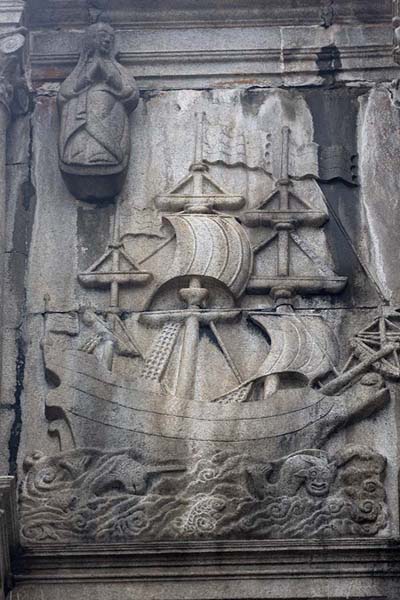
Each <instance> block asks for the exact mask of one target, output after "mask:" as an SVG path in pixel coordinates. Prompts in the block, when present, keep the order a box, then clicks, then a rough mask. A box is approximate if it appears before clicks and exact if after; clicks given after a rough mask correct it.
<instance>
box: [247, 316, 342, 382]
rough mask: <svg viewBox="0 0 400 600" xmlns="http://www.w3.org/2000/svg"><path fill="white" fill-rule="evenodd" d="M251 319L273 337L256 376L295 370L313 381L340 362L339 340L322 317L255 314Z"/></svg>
mask: <svg viewBox="0 0 400 600" xmlns="http://www.w3.org/2000/svg"><path fill="white" fill-rule="evenodd" d="M252 319H253V321H255V322H256V323H257V324H258V325H260V326H261V327H262V328H263V329H264V331H265V332H266V333H267V334H268V335H269V337H270V338H271V349H270V352H269V354H268V356H267V358H266V359H265V361H264V362H263V363H262V365H261V366H260V368H259V369H258V372H257V375H256V376H255V378H254V379H257V378H260V377H266V376H267V375H272V374H279V373H285V372H296V373H300V374H302V375H304V376H305V377H307V379H308V381H309V382H313V381H315V380H317V379H319V378H321V377H323V376H324V375H326V374H327V373H328V372H329V371H332V369H333V368H334V366H335V365H336V364H337V363H338V359H339V348H338V344H337V341H336V339H335V338H334V336H333V332H332V330H331V329H330V327H329V326H328V325H327V324H326V323H325V321H323V319H321V318H320V317H313V316H297V315H294V314H292V315H290V314H288V315H276V316H270V315H252Z"/></svg>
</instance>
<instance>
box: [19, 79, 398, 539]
mask: <svg viewBox="0 0 400 600" xmlns="http://www.w3.org/2000/svg"><path fill="white" fill-rule="evenodd" d="M76 77H78V75H76ZM89 89H90V88H88V90H89ZM106 93H107V94H108V93H109V92H108V91H107V92H106ZM74 110H75V109H74ZM125 116H126V115H125ZM270 126H271V131H272V133H271V134H270V136H269V137H268V136H267V138H266V139H267V153H268V154H269V157H268V158H267V163H268V165H269V166H268V167H266V170H268V169H269V171H270V173H271V175H270V176H269V175H268V177H270V179H271V186H270V193H266V194H265V198H264V199H262V200H261V201H259V200H258V201H257V202H255V201H254V200H253V199H252V198H249V197H247V196H245V194H244V193H243V190H241V191H240V192H238V191H236V189H235V186H234V185H232V187H231V186H230V184H229V182H228V185H227V184H226V180H225V182H224V183H222V181H223V176H224V172H223V169H224V168H226V169H227V170H229V169H233V168H236V166H237V165H240V168H241V169H246V172H248V171H253V170H257V169H259V170H261V169H260V168H259V164H260V163H257V160H258V159H257V157H256V154H251V152H250V153H249V152H248V146H247V143H245V142H243V144H242V145H241V144H240V143H239V142H237V143H236V142H235V143H234V144H233V145H232V144H228V145H227V148H228V150H226V151H224V152H223V153H221V154H219V150H218V148H219V147H218V145H217V142H216V140H218V134H217V133H215V131H213V128H212V127H211V126H210V122H209V120H208V118H207V116H206V115H204V114H203V111H201V110H198V111H197V118H196V133H195V135H194V136H193V137H194V144H193V145H194V152H193V160H192V162H191V164H188V170H187V172H186V173H185V171H184V169H182V173H181V175H180V176H177V177H176V178H172V177H170V178H169V180H168V184H167V185H166V186H165V187H166V191H164V192H162V190H160V192H159V193H158V194H157V195H156V196H155V197H154V198H153V202H152V205H151V206H150V207H149V206H148V207H147V208H145V209H143V210H139V209H137V208H135V209H134V210H133V211H132V215H133V216H132V215H131V217H130V219H125V218H124V215H125V214H126V212H124V211H125V210H126V203H127V202H128V200H127V197H126V195H124V194H121V196H120V197H119V198H118V200H116V201H115V202H114V203H113V205H112V211H113V214H112V217H111V223H110V236H109V243H108V244H107V242H106V245H107V247H106V249H105V252H104V253H103V254H101V256H100V257H99V258H98V259H96V260H95V261H94V262H92V260H93V258H92V260H91V261H88V262H92V264H90V265H89V266H87V263H86V264H84V266H83V267H81V268H80V272H79V273H78V281H79V284H80V286H81V288H82V290H83V292H82V293H84V294H85V296H84V297H85V299H86V300H87V302H86V303H85V304H84V305H82V306H81V308H80V309H79V310H78V309H77V311H76V313H74V315H73V316H72V315H71V316H70V318H69V319H68V318H65V316H62V317H61V318H54V316H53V317H52V318H47V321H46V332H45V336H44V340H43V344H42V349H43V357H44V364H45V369H46V376H47V381H48V384H49V389H48V392H47V397H46V406H45V415H46V418H47V420H48V422H49V433H51V434H52V435H55V436H56V437H57V438H58V441H59V448H60V454H58V455H56V456H53V457H48V456H43V455H41V454H36V455H34V456H31V457H28V459H27V461H26V465H25V466H26V477H25V479H24V482H23V494H22V513H23V519H24V539H25V542H26V543H36V542H40V541H49V540H50V541H51V540H53V541H61V540H63V539H65V540H69V541H76V540H78V541H79V540H89V541H113V540H118V539H120V540H122V539H174V538H179V537H184V538H185V537H187V538H191V537H193V538H201V537H207V536H210V537H218V536H221V537H227V538H229V537H236V538H239V537H241V536H242V537H243V536H244V537H246V536H250V537H267V538H268V537H271V538H277V537H282V536H283V537H302V536H305V537H308V536H313V535H317V536H319V535H321V536H335V535H336V536H338V535H343V536H348V535H375V534H377V533H378V532H380V531H381V530H383V529H384V527H385V525H386V523H387V510H386V505H385V493H384V489H383V479H384V470H385V468H384V465H385V460H384V459H383V458H382V457H380V456H379V455H378V454H377V453H375V452H374V451H373V450H370V449H366V448H360V447H355V446H352V447H350V448H347V450H346V452H347V453H346V452H345V450H343V451H342V452H341V453H340V452H338V453H336V454H335V455H334V456H331V455H328V454H327V453H326V452H325V451H324V450H322V449H321V448H322V447H323V446H324V444H325V443H326V441H327V440H328V439H329V438H330V437H331V436H333V435H334V434H335V433H336V432H337V431H338V430H340V429H342V428H345V427H347V426H349V425H351V424H354V423H356V422H358V421H361V420H363V419H365V418H367V417H369V416H370V415H373V414H375V413H376V412H377V411H379V410H381V409H382V408H383V407H385V406H386V405H387V404H388V403H389V400H390V393H389V388H388V385H387V382H388V381H398V380H399V379H400V367H399V364H400V362H399V361H400V357H399V352H400V314H399V312H398V311H396V310H389V309H381V311H380V313H379V314H378V316H377V317H376V318H374V319H373V321H371V322H369V324H368V325H367V326H366V327H365V328H364V329H362V330H361V331H360V332H359V333H355V334H354V333H353V335H352V336H351V339H350V352H349V356H348V358H347V360H343V355H344V354H346V347H347V341H348V340H347V339H346V343H345V342H344V341H343V340H342V339H339V340H338V339H337V337H336V335H335V332H334V330H333V328H332V326H331V325H330V324H329V322H328V321H329V320H328V319H327V318H326V317H325V316H322V314H319V313H318V312H317V311H313V310H305V309H304V308H303V309H301V310H298V309H297V306H298V303H299V297H300V296H301V297H302V298H305V299H307V298H308V297H309V296H311V295H316V294H319V295H323V296H324V297H325V298H328V299H329V298H330V297H331V296H332V295H336V294H340V293H341V292H342V290H343V289H344V288H345V286H346V285H347V278H346V277H343V276H340V275H338V274H337V273H336V272H335V271H334V265H333V260H332V257H331V255H330V252H329V248H328V245H327V243H326V235H325V225H326V224H327V222H328V220H329V216H330V215H329V211H328V208H327V203H326V199H325V197H324V195H323V193H322V190H321V188H320V187H319V185H318V184H317V182H316V179H317V177H316V175H315V174H312V173H310V171H313V169H314V167H315V169H314V170H317V171H318V173H319V174H320V169H321V163H320V161H319V154H320V149H319V148H318V147H316V145H314V143H313V142H312V141H310V139H308V140H306V141H305V143H304V144H303V146H302V144H301V138H300V135H299V131H298V129H296V124H295V123H292V124H291V127H289V125H287V124H285V121H283V122H282V123H281V122H279V123H271V124H270ZM85 135H86V134H85ZM227 135H228V134H227ZM229 136H230V138H235V139H239V138H240V137H241V133H240V132H236V133H234V134H232V132H231V133H230V134H229ZM224 137H226V136H225V134H224ZM309 138H310V136H309ZM78 141H79V138H78ZM232 148H236V150H235V152H233V151H232ZM263 150H264V148H263ZM334 154H335V152H332V156H333V155H334ZM339 155H340V152H338V153H337V155H336V156H339ZM221 156H222V157H221ZM305 156H309V157H311V158H310V160H309V161H308V162H307V160H306V158H305ZM264 158H265V157H264ZM264 158H263V160H264ZM346 160H347V159H346ZM313 161H314V162H313ZM338 162H340V160H339V159H338ZM307 164H308V165H311V169H309V170H307V168H306V166H307ZM313 165H314V166H313ZM354 167H355V165H354ZM334 171H335V169H333V170H332V173H333V172H334ZM265 173H266V171H265ZM350 173H353V175H354V173H355V170H353V171H352V170H351V169H350V171H349V177H350ZM353 175H352V176H353ZM100 176H101V177H103V176H105V175H104V174H103V175H100ZM82 177H86V175H84V174H82ZM105 177H108V176H105ZM329 177H330V176H329ZM329 177H328V176H327V179H329ZM232 180H233V181H234V178H232ZM248 189H249V190H251V187H249V188H248ZM95 211H96V213H98V212H99V209H98V208H96V209H95ZM110 212H111V209H110ZM138 239H140V242H139V241H138ZM101 252H102V250H101V249H100V252H99V254H100V253H101ZM86 294H87V295H86ZM92 297H93V298H95V300H93V301H92V300H91V298H92ZM258 297H261V298H262V302H260V303H259V304H257V302H256V301H255V298H258ZM266 298H267V299H268V301H267V302H266V301H265V299H266ZM127 307H128V308H127ZM60 338H63V341H62V342H60ZM89 445H90V448H88V446H89ZM121 448H122V449H121ZM137 448H141V449H143V451H141V452H140V453H139V452H138V451H136V450H133V449H137ZM309 448H311V449H313V450H305V449H309ZM282 455H284V456H283V457H282ZM182 456H184V457H186V458H185V461H184V464H179V463H178V461H177V458H176V457H182ZM259 456H263V460H264V461H265V462H264V463H263V464H260V463H259V460H258V458H257V457H259ZM163 457H165V458H166V460H165V462H163V460H162V458H163ZM174 457H175V458H174ZM167 459H168V460H167ZM352 477H353V479H352ZM43 507H45V508H43Z"/></svg>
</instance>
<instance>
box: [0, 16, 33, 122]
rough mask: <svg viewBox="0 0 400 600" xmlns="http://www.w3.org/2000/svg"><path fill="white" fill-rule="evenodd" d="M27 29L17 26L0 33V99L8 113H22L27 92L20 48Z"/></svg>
mask: <svg viewBox="0 0 400 600" xmlns="http://www.w3.org/2000/svg"><path fill="white" fill-rule="evenodd" d="M26 33H27V30H26V29H25V28H24V27H19V28H17V29H15V30H13V31H11V32H6V33H2V34H0V101H1V103H2V105H3V106H4V107H5V108H6V110H7V112H8V113H9V114H14V115H18V114H24V113H26V112H27V110H28V106H29V92H28V88H27V84H26V80H25V78H24V77H23V72H22V57H21V53H22V49H23V47H24V45H25V36H26Z"/></svg>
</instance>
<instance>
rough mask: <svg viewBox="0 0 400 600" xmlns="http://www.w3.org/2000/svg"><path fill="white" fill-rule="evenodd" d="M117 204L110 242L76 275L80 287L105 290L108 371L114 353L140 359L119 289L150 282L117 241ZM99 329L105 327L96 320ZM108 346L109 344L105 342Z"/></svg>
mask: <svg viewBox="0 0 400 600" xmlns="http://www.w3.org/2000/svg"><path fill="white" fill-rule="evenodd" d="M119 211H120V202H119V201H118V200H117V201H116V206H115V213H114V218H113V220H112V226H111V236H110V237H111V240H110V243H109V244H108V246H107V250H106V251H105V253H104V254H103V255H102V256H101V257H100V258H99V259H98V260H97V261H96V262H95V263H94V264H93V265H91V266H90V267H89V269H87V270H86V271H84V272H83V273H80V274H79V275H78V280H79V281H80V283H81V284H82V285H83V286H85V287H89V288H100V289H104V288H106V289H107V288H108V289H109V290H110V294H109V305H108V308H107V311H106V314H107V321H106V325H107V329H108V331H109V332H110V334H113V335H112V336H111V355H110V359H109V360H108V361H107V362H108V368H109V369H110V370H111V369H112V357H113V354H114V353H115V352H117V353H119V354H121V355H124V356H141V354H142V353H141V352H140V350H139V348H138V345H137V344H136V342H135V340H134V339H133V337H132V335H131V334H130V333H129V331H128V330H127V328H126V326H125V324H124V323H123V321H122V320H121V317H120V315H121V312H122V311H121V306H120V288H121V286H137V285H143V284H145V283H147V282H148V281H150V279H151V278H152V275H151V273H148V272H146V271H140V270H139V268H138V267H137V266H136V264H135V262H134V261H133V259H132V258H131V257H130V256H129V255H128V254H127V253H126V251H125V248H124V244H123V243H122V242H121V239H120V224H119ZM97 325H98V328H99V327H101V326H103V329H104V324H102V323H101V321H100V320H98V323H97ZM107 343H108V344H109V345H110V340H108V342H107Z"/></svg>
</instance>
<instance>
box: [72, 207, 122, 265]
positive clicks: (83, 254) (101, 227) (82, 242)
mask: <svg viewBox="0 0 400 600" xmlns="http://www.w3.org/2000/svg"><path fill="white" fill-rule="evenodd" d="M114 213H115V203H103V204H102V205H100V206H96V207H94V208H87V207H86V206H83V205H81V206H79V208H78V239H79V245H78V247H79V249H80V255H79V259H78V260H79V268H80V269H81V270H85V269H87V268H88V267H89V266H90V265H91V264H92V263H94V262H95V261H96V260H97V259H98V258H99V256H101V255H102V254H103V253H104V252H105V251H106V249H107V246H108V244H109V243H110V242H111V220H112V216H113V215H114ZM82 249H84V251H82Z"/></svg>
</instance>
